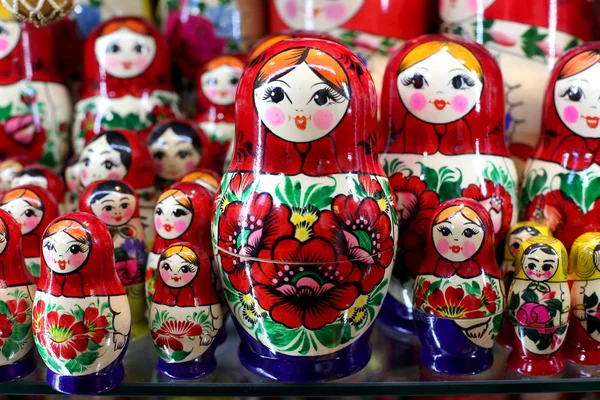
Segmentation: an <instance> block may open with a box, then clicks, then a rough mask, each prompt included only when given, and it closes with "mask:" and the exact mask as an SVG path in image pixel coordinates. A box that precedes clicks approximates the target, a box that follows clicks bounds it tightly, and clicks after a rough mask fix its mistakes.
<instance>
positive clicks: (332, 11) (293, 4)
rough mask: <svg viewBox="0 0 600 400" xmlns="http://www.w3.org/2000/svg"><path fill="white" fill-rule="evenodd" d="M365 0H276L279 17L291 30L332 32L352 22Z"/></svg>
mask: <svg viewBox="0 0 600 400" xmlns="http://www.w3.org/2000/svg"><path fill="white" fill-rule="evenodd" d="M364 2H365V0H314V1H309V2H307V1H304V0H275V8H276V10H277V14H279V17H280V18H281V19H282V20H283V21H284V22H285V24H286V25H287V26H288V27H290V28H291V29H306V30H320V31H330V30H333V29H335V28H337V27H340V26H341V25H343V24H344V23H346V22H347V21H348V20H350V19H351V18H352V17H353V16H354V15H356V13H357V12H358V10H360V8H361V7H362V5H363V4H364Z"/></svg>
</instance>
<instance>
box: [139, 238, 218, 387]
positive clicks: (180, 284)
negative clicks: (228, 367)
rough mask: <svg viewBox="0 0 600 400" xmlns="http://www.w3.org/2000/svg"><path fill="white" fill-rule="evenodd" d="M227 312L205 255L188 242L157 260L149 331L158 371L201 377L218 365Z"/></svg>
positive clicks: (172, 247) (180, 376)
mask: <svg viewBox="0 0 600 400" xmlns="http://www.w3.org/2000/svg"><path fill="white" fill-rule="evenodd" d="M222 326H223V314H222V313H221V305H220V304H219V300H218V298H217V294H216V292H215V288H214V287H213V284H212V267H211V262H210V260H209V259H208V256H207V255H206V253H205V252H204V251H202V250H200V249H199V248H198V247H197V246H195V245H193V244H191V243H188V242H178V243H176V244H174V245H171V246H169V247H167V249H166V250H165V251H164V252H163V253H162V255H161V257H160V259H159V261H158V277H157V279H156V292H155V293H154V296H153V299H152V305H151V307H150V333H151V335H152V340H153V341H154V348H155V349H156V352H157V353H158V356H159V359H158V370H159V371H160V372H161V373H163V374H165V375H167V376H169V377H171V378H174V379H198V378H201V377H203V376H205V375H208V374H210V373H211V372H212V371H213V370H214V369H215V368H216V366H217V362H216V360H215V355H214V353H215V349H216V348H217V344H218V343H217V341H216V340H215V339H216V337H217V334H218V333H219V330H220V329H221V327H222Z"/></svg>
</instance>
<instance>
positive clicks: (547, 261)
mask: <svg viewBox="0 0 600 400" xmlns="http://www.w3.org/2000/svg"><path fill="white" fill-rule="evenodd" d="M544 262H545V263H554V262H556V261H554V260H544Z"/></svg>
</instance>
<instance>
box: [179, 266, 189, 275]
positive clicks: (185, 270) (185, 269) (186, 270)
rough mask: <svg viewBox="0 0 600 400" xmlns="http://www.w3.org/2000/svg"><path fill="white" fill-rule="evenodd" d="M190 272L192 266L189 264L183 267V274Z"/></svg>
mask: <svg viewBox="0 0 600 400" xmlns="http://www.w3.org/2000/svg"><path fill="white" fill-rule="evenodd" d="M188 272H190V268H189V267H188V266H187V265H184V266H183V267H181V273H182V274H187V273H188Z"/></svg>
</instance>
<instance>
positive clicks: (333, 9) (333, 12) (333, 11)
mask: <svg viewBox="0 0 600 400" xmlns="http://www.w3.org/2000/svg"><path fill="white" fill-rule="evenodd" d="M325 15H326V16H327V19H328V20H332V21H340V20H342V19H344V16H345V15H346V6H344V5H343V4H341V3H335V4H330V5H328V6H327V7H326V8H325Z"/></svg>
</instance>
